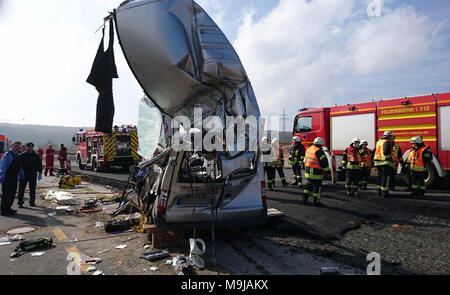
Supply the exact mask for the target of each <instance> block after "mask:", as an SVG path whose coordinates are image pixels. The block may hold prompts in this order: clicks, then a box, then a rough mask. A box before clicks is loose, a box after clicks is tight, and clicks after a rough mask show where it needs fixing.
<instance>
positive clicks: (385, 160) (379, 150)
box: [374, 139, 396, 168]
mask: <svg viewBox="0 0 450 295" xmlns="http://www.w3.org/2000/svg"><path fill="white" fill-rule="evenodd" d="M386 143H388V141H387V140H386V139H380V140H378V142H377V145H376V148H375V156H374V160H375V166H383V165H388V166H391V167H392V168H395V166H396V164H395V163H394V162H393V161H392V150H391V153H390V154H389V155H385V154H384V145H385V144H386Z"/></svg>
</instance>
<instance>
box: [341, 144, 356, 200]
mask: <svg viewBox="0 0 450 295" xmlns="http://www.w3.org/2000/svg"><path fill="white" fill-rule="evenodd" d="M360 143H361V140H360V139H359V138H356V137H355V138H353V140H352V142H351V143H350V146H349V147H348V148H346V149H345V151H344V156H343V158H342V166H343V167H344V169H345V176H346V180H345V190H346V191H347V195H350V196H353V195H358V190H359V181H360V180H359V179H360V174H361V155H360V153H359V144H360Z"/></svg>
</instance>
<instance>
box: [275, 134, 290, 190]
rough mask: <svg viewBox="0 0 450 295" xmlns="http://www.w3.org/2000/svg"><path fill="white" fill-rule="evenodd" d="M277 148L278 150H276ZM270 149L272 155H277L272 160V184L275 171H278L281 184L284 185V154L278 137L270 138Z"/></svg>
mask: <svg viewBox="0 0 450 295" xmlns="http://www.w3.org/2000/svg"><path fill="white" fill-rule="evenodd" d="M277 150H278V151H277ZM272 151H273V153H274V155H275V156H276V157H277V159H276V161H275V162H273V163H272V164H273V169H274V171H273V183H272V184H273V186H275V176H276V175H275V172H278V176H280V180H281V183H282V184H283V186H286V185H287V183H286V177H285V175H284V171H283V167H284V155H283V149H282V148H281V145H280V142H279V141H278V138H274V139H273V140H272Z"/></svg>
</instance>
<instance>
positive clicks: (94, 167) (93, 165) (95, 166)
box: [92, 158, 100, 172]
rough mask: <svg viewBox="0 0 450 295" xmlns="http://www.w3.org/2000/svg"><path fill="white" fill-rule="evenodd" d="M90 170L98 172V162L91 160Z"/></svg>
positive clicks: (94, 159)
mask: <svg viewBox="0 0 450 295" xmlns="http://www.w3.org/2000/svg"><path fill="white" fill-rule="evenodd" d="M92 170H93V171H94V172H100V167H98V162H97V159H96V158H93V159H92Z"/></svg>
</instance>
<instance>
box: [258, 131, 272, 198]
mask: <svg viewBox="0 0 450 295" xmlns="http://www.w3.org/2000/svg"><path fill="white" fill-rule="evenodd" d="M261 153H262V161H263V167H264V175H267V186H268V187H269V189H270V190H273V182H274V181H275V169H274V167H273V165H272V163H273V155H272V146H271V144H270V142H269V139H268V138H267V137H263V138H262V142H261Z"/></svg>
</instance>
